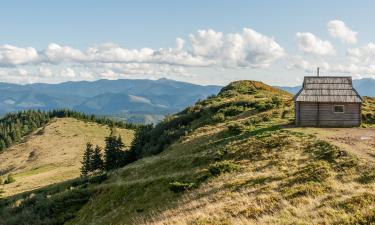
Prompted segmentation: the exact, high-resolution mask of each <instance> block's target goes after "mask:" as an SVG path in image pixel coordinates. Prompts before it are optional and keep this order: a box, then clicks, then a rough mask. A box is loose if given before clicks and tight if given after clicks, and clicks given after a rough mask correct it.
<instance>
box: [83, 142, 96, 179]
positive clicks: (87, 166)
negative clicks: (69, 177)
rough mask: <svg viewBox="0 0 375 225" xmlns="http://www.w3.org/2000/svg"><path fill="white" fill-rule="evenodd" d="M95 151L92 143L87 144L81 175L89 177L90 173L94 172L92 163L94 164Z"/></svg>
mask: <svg viewBox="0 0 375 225" xmlns="http://www.w3.org/2000/svg"><path fill="white" fill-rule="evenodd" d="M93 153H94V150H93V148H92V144H91V143H90V142H87V144H86V150H85V152H84V153H83V159H82V162H81V163H82V167H81V175H82V176H84V177H85V176H87V175H88V174H89V173H90V172H92V167H91V162H92V156H93Z"/></svg>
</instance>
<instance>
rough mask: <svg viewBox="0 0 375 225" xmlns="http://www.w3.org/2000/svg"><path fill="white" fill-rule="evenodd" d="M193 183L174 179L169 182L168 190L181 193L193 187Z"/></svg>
mask: <svg viewBox="0 0 375 225" xmlns="http://www.w3.org/2000/svg"><path fill="white" fill-rule="evenodd" d="M194 185H195V184H194V183H184V182H179V181H174V182H172V183H169V190H171V191H172V192H174V193H181V192H184V191H187V190H190V189H192V188H193V187H194Z"/></svg>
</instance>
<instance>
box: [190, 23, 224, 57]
mask: <svg viewBox="0 0 375 225" xmlns="http://www.w3.org/2000/svg"><path fill="white" fill-rule="evenodd" d="M189 38H190V43H191V47H192V48H193V53H194V54H195V55H199V56H207V57H215V56H216V55H217V54H218V53H219V51H220V49H221V47H222V46H223V33H221V32H216V31H214V30H212V29H208V30H199V31H198V34H196V35H193V34H190V36H189Z"/></svg>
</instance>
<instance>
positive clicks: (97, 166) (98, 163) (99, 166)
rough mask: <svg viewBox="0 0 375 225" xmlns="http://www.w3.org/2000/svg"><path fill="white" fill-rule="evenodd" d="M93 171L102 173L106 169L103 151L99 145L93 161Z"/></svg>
mask: <svg viewBox="0 0 375 225" xmlns="http://www.w3.org/2000/svg"><path fill="white" fill-rule="evenodd" d="M91 169H92V171H102V170H103V169H104V162H103V158H102V149H101V148H100V147H99V146H98V145H97V146H96V147H95V150H94V153H93V155H92V159H91Z"/></svg>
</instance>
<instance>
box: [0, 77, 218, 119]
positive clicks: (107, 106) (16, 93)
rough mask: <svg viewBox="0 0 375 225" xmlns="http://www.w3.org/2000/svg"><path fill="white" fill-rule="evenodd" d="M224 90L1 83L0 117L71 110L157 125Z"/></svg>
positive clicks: (169, 84) (139, 83) (167, 84)
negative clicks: (167, 116) (30, 111)
mask: <svg viewBox="0 0 375 225" xmlns="http://www.w3.org/2000/svg"><path fill="white" fill-rule="evenodd" d="M220 89H221V87H220V86H214V85H209V86H201V85H195V84H190V83H185V82H179V81H173V80H168V79H159V80H127V79H122V80H98V81H93V82H88V81H79V82H65V83H60V84H41V83H35V84H28V85H17V84H10V83H0V114H5V113H7V112H14V111H19V110H25V109H41V110H50V109H54V108H68V109H74V110H77V111H81V112H85V113H95V114H101V115H110V116H113V117H118V118H121V119H124V118H125V119H127V120H130V121H132V122H155V121H158V120H160V119H161V118H163V117H164V116H165V115H166V114H172V113H175V112H178V111H180V110H182V109H183V108H185V107H186V106H188V105H192V104H193V103H195V102H196V101H197V100H198V99H204V98H206V97H207V96H209V95H212V94H217V93H218V92H219V90H220Z"/></svg>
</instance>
